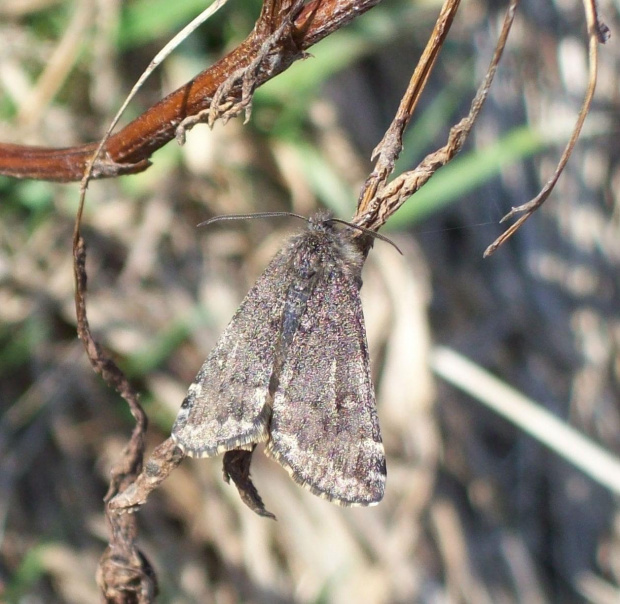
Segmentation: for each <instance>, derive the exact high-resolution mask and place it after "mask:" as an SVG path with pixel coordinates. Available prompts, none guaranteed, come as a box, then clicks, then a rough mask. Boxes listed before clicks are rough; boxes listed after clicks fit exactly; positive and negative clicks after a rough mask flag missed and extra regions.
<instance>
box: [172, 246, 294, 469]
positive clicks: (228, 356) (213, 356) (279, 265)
mask: <svg viewBox="0 0 620 604" xmlns="http://www.w3.org/2000/svg"><path fill="white" fill-rule="evenodd" d="M288 270H289V269H288V266H287V262H286V254H285V253H284V250H283V251H281V252H280V253H279V254H278V255H276V257H275V258H274V259H273V260H272V261H271V262H270V264H269V265H268V266H267V268H266V269H265V271H264V272H263V274H262V275H261V277H260V278H259V279H258V280H257V282H256V283H255V284H254V286H253V287H252V289H251V290H250V291H249V292H248V294H247V296H246V297H245V299H244V300H243V302H242V303H241V305H240V307H239V309H238V310H237V312H236V313H235V315H234V316H233V318H232V320H231V322H230V323H229V325H228V327H227V328H226V330H225V331H224V333H223V334H222V336H221V337H220V339H219V340H218V342H217V344H216V345H215V348H214V349H213V350H212V351H211V353H210V354H209V356H208V357H207V360H206V361H205V362H204V364H203V366H202V367H201V369H200V371H199V372H198V375H197V376H196V379H195V380H194V382H193V383H192V385H191V386H190V387H189V390H188V393H187V396H186V398H185V400H184V401H183V403H182V405H181V409H180V411H179V414H178V415H177V418H176V421H175V423H174V426H173V427H172V438H173V440H174V441H175V442H176V443H177V445H178V446H179V447H180V448H181V449H182V450H183V451H184V452H185V453H186V454H187V455H191V456H194V457H210V456H213V455H217V454H219V453H222V452H225V451H228V450H230V449H234V448H237V447H238V446H240V445H245V444H249V443H258V442H263V441H264V440H266V438H267V434H268V426H269V419H270V416H271V404H270V400H269V381H270V379H271V375H272V373H273V363H274V354H275V345H276V341H277V332H278V330H279V329H280V328H279V324H278V320H277V319H274V316H275V317H278V316H279V315H281V313H282V307H283V305H284V292H285V290H286V283H287V281H286V273H287V271H288Z"/></svg>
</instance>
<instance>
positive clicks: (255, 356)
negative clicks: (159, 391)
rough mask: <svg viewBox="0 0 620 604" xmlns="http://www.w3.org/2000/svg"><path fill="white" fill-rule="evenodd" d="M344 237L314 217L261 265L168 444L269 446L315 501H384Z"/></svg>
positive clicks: (347, 236) (355, 286)
mask: <svg viewBox="0 0 620 604" xmlns="http://www.w3.org/2000/svg"><path fill="white" fill-rule="evenodd" d="M352 235H353V231H352V229H350V228H346V227H344V228H342V227H336V226H335V225H334V224H333V223H332V222H330V221H329V217H328V216H327V215H325V214H323V213H321V214H318V215H316V216H315V217H313V218H312V219H310V222H309V226H308V228H307V229H306V230H305V231H304V232H303V233H301V234H299V235H297V236H295V237H293V238H292V239H291V240H290V242H289V243H288V244H287V245H286V246H285V247H284V248H283V249H282V250H281V251H280V252H279V253H278V254H277V255H276V257H275V258H274V259H273V260H272V261H271V263H270V264H269V265H268V266H267V268H266V269H265V272H264V273H263V274H262V276H261V277H260V278H259V279H258V281H257V282H256V284H255V285H254V287H252V289H251V290H250V291H249V293H248V295H247V296H246V298H245V299H244V300H243V302H242V303H241V306H240V307H239V309H238V310H237V312H236V313H235V315H234V316H233V318H232V320H231V322H230V324H229V325H228V327H227V328H226V330H225V331H224V333H223V334H222V336H221V338H220V340H219V341H218V343H217V344H216V346H215V348H214V349H213V350H212V351H211V354H210V355H209V357H208V358H207V360H206V361H205V363H204V364H203V366H202V368H201V369H200V372H199V373H198V375H197V377H196V380H195V382H194V383H193V384H192V385H191V386H190V388H189V392H188V394H187V397H186V398H185V400H184V401H183V404H182V406H181V410H180V411H179V414H178V416H177V419H176V422H175V424H174V426H173V429H172V437H173V439H174V440H175V442H176V443H177V444H178V445H179V446H180V447H181V448H182V449H183V450H184V451H185V453H187V454H188V455H192V456H197V457H207V456H212V455H216V454H218V453H222V452H224V451H230V450H233V449H238V448H245V449H247V448H251V447H250V446H251V445H253V444H256V443H260V442H266V443H267V446H266V452H267V454H268V455H270V456H271V457H273V458H274V459H276V460H277V461H278V462H279V463H280V464H281V465H282V466H284V467H285V468H286V469H287V470H288V472H289V473H290V475H291V476H292V477H293V479H294V480H295V481H296V482H298V483H299V484H301V485H303V486H305V487H307V488H308V489H310V490H311V491H312V492H313V493H314V494H316V495H319V496H320V497H323V498H325V499H328V500H330V501H333V502H335V503H338V504H341V505H372V504H374V503H378V502H379V501H380V500H381V498H382V497H383V492H384V488H385V476H386V470H385V455H384V451H383V445H382V442H381V435H380V430H379V423H378V418H377V413H376V407H375V395H374V389H373V385H372V381H371V378H370V364H369V356H368V346H367V343H366V332H365V327H364V317H363V313H362V305H361V301H360V296H359V289H360V286H361V270H362V265H363V256H362V254H361V253H360V251H359V249H358V248H357V247H356V245H355V243H354V241H353V236H352Z"/></svg>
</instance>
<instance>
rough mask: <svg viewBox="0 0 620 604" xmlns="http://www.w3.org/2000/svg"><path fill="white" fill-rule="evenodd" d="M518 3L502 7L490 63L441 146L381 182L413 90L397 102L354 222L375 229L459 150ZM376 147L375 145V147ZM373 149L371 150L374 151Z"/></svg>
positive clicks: (481, 101)
mask: <svg viewBox="0 0 620 604" xmlns="http://www.w3.org/2000/svg"><path fill="white" fill-rule="evenodd" d="M518 4H519V0H511V2H510V5H509V7H508V10H507V11H506V16H505V17H504V22H503V25H502V30H501V33H500V36H499V39H498V41H497V44H496V46H495V52H494V54H493V58H492V59H491V63H490V65H489V68H488V70H487V73H486V75H485V78H484V81H483V82H482V84H481V85H480V88H479V89H478V92H477V94H476V96H475V97H474V100H473V101H472V104H471V108H470V110H469V114H468V115H467V117H465V118H463V119H462V120H461V121H460V122H459V123H458V124H456V125H455V126H453V127H452V128H451V130H450V135H449V137H448V142H447V143H446V144H445V145H444V146H443V147H441V148H440V149H438V150H437V151H435V152H434V153H431V154H430V155H427V156H426V157H425V158H424V159H423V160H422V162H421V163H420V164H419V165H418V166H417V167H416V168H415V169H414V170H411V171H409V172H405V173H404V174H401V175H399V176H397V177H396V178H395V179H394V180H393V181H392V182H391V183H389V184H387V185H384V186H381V183H382V182H383V181H384V180H385V179H386V178H387V175H388V174H389V172H391V167H390V158H392V167H393V161H394V160H395V158H396V157H397V156H398V153H400V149H401V147H402V132H403V130H404V128H405V126H406V124H407V123H408V121H409V119H410V117H411V116H408V115H406V110H405V113H403V114H402V115H401V111H403V110H404V108H409V107H410V108H411V110H413V108H415V102H414V99H413V94H414V93H412V94H411V97H412V98H411V101H412V102H410V103H407V104H406V105H402V104H401V107H400V108H399V112H398V113H397V115H396V117H395V118H394V121H393V122H392V125H391V126H390V131H392V135H391V136H390V137H389V139H388V138H386V137H384V139H383V141H382V143H381V145H379V147H381V146H382V145H385V146H386V147H387V149H388V150H387V152H386V153H385V159H383V157H384V155H383V152H382V150H381V151H380V152H379V153H380V155H379V160H380V161H381V163H382V165H384V166H386V168H385V169H382V170H381V171H379V172H377V170H376V169H375V172H377V177H376V178H373V176H372V175H371V177H369V179H368V180H367V181H366V184H365V186H364V187H365V189H364V191H366V190H368V189H373V188H376V189H377V190H376V192H375V193H374V195H373V196H370V197H368V199H367V196H368V195H370V194H369V193H368V194H367V193H365V192H362V195H361V196H360V201H359V204H360V205H359V207H358V210H357V213H356V215H355V218H354V222H356V223H357V224H359V225H360V226H363V227H366V228H369V229H372V230H377V229H379V228H380V227H381V226H383V225H384V224H385V222H386V221H387V219H388V218H389V217H390V216H391V215H392V214H394V212H396V211H397V210H398V208H400V206H402V204H403V203H405V201H407V199H409V197H411V195H413V194H414V193H415V192H416V191H418V190H419V189H420V187H422V186H423V185H424V184H425V183H426V182H427V181H428V180H429V179H430V177H431V176H432V175H433V174H434V173H435V172H436V171H437V170H438V169H439V168H441V167H442V166H444V165H446V164H447V163H448V162H449V161H450V160H451V159H452V158H453V157H454V156H455V155H456V154H457V153H458V152H459V151H460V150H461V148H462V147H463V144H464V143H465V141H466V139H467V136H468V135H469V133H470V131H471V129H472V127H473V125H474V123H475V121H476V119H477V118H478V115H479V114H480V111H481V109H482V107H483V105H484V102H485V100H486V98H487V96H488V94H489V89H490V87H491V83H492V82H493V77H494V76H495V72H496V71H497V66H498V64H499V62H500V60H501V58H502V53H503V51H504V47H505V46H506V40H507V39H508V34H509V32H510V28H511V27H512V23H513V21H514V16H515V12H516V9H517V6H518ZM451 7H452V5H451ZM442 14H443V12H442ZM447 16H449V14H448V15H445V16H444V18H447ZM436 29H437V28H436ZM443 39H444V38H443V37H441V38H435V37H431V41H430V42H429V46H431V48H433V52H432V53H431V52H430V51H429V56H434V55H435V53H436V50H435V49H434V46H435V41H436V40H443ZM422 73H423V74H424V75H423V76H420V78H419V79H420V80H422V78H424V80H425V79H426V77H427V75H426V70H423V71H422ZM417 88H418V86H417V85H416V86H415V94H416V95H419V92H418V91H417ZM379 147H378V148H377V149H379ZM377 149H376V150H375V153H377ZM373 174H374V172H373ZM375 183H377V185H375Z"/></svg>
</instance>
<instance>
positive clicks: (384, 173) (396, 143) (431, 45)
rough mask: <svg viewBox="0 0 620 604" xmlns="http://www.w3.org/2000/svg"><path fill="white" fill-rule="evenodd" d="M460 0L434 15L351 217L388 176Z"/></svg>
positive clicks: (449, 2)
mask: <svg viewBox="0 0 620 604" xmlns="http://www.w3.org/2000/svg"><path fill="white" fill-rule="evenodd" d="M460 2H461V0H446V1H445V4H444V5H443V7H442V9H441V12H440V13H439V16H438V17H437V21H436V22H435V27H434V28H433V32H432V34H431V36H430V38H429V41H428V43H427V44H426V48H425V49H424V52H423V53H422V56H421V57H420V60H419V61H418V64H417V66H416V68H415V71H414V72H413V75H412V76H411V80H410V82H409V86H408V87H407V90H406V91H405V94H404V95H403V98H402V99H401V101H400V105H399V107H398V110H397V112H396V116H395V117H394V119H393V120H392V123H391V124H390V127H389V128H388V129H387V131H386V133H385V134H384V135H383V138H382V139H381V142H380V143H379V144H378V145H377V146H376V147H375V149H374V150H373V152H372V158H371V159H375V158H376V160H377V161H376V162H375V167H374V169H373V171H372V173H371V174H370V176H369V177H368V178H367V179H366V182H365V183H364V186H363V187H362V191H361V193H360V196H359V200H358V203H357V213H356V216H355V217H354V219H353V220H354V221H355V220H356V218H357V217H358V216H361V215H363V214H365V213H366V211H367V210H368V206H369V204H370V203H371V201H372V200H373V199H374V198H375V197H376V196H377V192H378V191H379V190H381V189H382V188H383V186H385V183H386V182H387V179H388V178H389V176H390V174H391V173H392V171H393V170H394V164H395V162H396V160H397V159H398V156H399V155H400V152H401V151H402V148H403V133H404V132H405V129H406V128H407V125H408V124H409V122H410V121H411V118H412V117H413V112H414V111H415V108H416V106H417V104H418V101H419V99H420V96H421V95H422V91H423V90H424V87H425V86H426V82H427V80H428V76H429V75H430V73H431V71H432V70H433V66H434V65H435V61H436V60H437V57H438V56H439V51H440V50H441V48H442V46H443V43H444V41H445V39H446V37H447V35H448V32H449V31H450V27H451V25H452V21H453V20H454V17H455V15H456V12H457V10H458V8H459V4H460Z"/></svg>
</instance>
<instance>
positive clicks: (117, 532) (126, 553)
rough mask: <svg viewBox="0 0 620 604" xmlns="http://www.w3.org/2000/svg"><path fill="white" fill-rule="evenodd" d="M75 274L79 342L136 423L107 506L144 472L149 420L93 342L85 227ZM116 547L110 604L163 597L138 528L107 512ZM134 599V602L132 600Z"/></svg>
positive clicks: (109, 552)
mask: <svg viewBox="0 0 620 604" xmlns="http://www.w3.org/2000/svg"><path fill="white" fill-rule="evenodd" d="M73 257H74V271H75V308H76V314H77V329H78V336H79V337H80V339H81V340H82V342H83V343H84V347H85V349H86V354H87V356H88V359H89V361H90V362H91V365H92V366H93V369H94V370H95V372H96V373H98V374H99V375H101V377H102V378H103V379H104V380H105V381H106V383H107V384H108V385H109V386H111V387H112V388H114V389H115V390H116V391H117V392H118V393H119V394H120V395H121V396H122V397H123V398H124V399H125V400H126V401H127V403H128V405H129V408H130V410H131V413H132V415H133V416H134V418H135V420H136V425H135V427H134V429H133V432H132V435H131V439H130V441H129V443H128V445H127V446H126V447H125V450H124V451H123V454H122V456H121V459H120V460H119V461H118V462H117V463H116V464H115V465H114V467H113V468H112V477H111V479H110V487H109V489H108V492H107V493H106V496H105V499H104V501H105V502H106V504H107V503H108V502H109V501H110V499H111V498H112V497H114V496H115V495H116V494H117V493H118V492H120V491H122V490H123V489H125V488H127V486H129V485H130V484H131V483H132V482H133V481H134V480H135V479H136V476H138V474H139V473H140V471H141V470H142V458H143V451H144V435H145V432H146V426H147V417H146V415H145V413H144V411H143V410H142V407H141V406H140V403H139V402H138V394H137V392H136V391H135V390H134V389H133V388H132V387H131V385H130V384H129V382H128V380H127V379H126V378H125V376H124V375H123V373H122V371H121V370H120V369H119V368H118V367H117V366H116V364H115V363H114V362H113V361H112V360H111V359H110V358H109V357H108V356H107V355H106V353H105V352H104V351H103V350H102V349H101V347H100V346H99V344H98V343H97V342H96V341H95V339H94V338H93V336H92V333H91V330H90V326H89V323H88V317H87V314H86V247H85V245H84V240H83V239H82V237H81V236H80V234H79V223H78V222H76V231H75V238H74V246H73ZM106 520H107V523H108V527H109V530H110V543H109V545H108V547H107V548H106V551H105V553H104V554H103V556H102V558H101V560H100V562H99V568H98V571H97V581H98V583H99V586H100V588H101V590H102V592H103V595H104V597H105V599H106V601H107V602H111V603H119V604H120V603H121V602H128V601H136V602H145V603H146V602H152V601H153V599H154V597H155V594H156V593H157V581H156V579H155V575H154V573H153V570H152V568H151V565H150V564H149V562H148V560H147V559H146V557H145V556H144V555H143V554H142V552H140V550H139V549H138V548H137V547H136V543H135V541H136V537H137V525H136V520H135V518H134V517H133V516H130V515H125V516H119V515H118V514H114V513H113V512H112V511H111V510H110V509H109V507H107V506H106ZM130 593H131V594H133V600H132V599H131V598H130V596H129V594H130Z"/></svg>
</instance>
